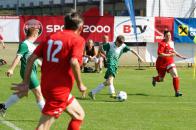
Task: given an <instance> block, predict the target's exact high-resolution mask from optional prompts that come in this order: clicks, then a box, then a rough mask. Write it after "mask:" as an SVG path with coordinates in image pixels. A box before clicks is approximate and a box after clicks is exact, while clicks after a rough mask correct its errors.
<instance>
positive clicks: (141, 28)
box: [123, 25, 147, 33]
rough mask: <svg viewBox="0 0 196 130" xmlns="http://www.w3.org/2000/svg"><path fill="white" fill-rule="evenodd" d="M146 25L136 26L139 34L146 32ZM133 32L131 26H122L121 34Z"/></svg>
mask: <svg viewBox="0 0 196 130" xmlns="http://www.w3.org/2000/svg"><path fill="white" fill-rule="evenodd" d="M146 28H147V25H144V26H143V27H142V25H136V29H139V32H140V33H143V32H145V31H146ZM132 30H133V26H130V25H123V33H130V32H132ZM137 33H138V32H137Z"/></svg>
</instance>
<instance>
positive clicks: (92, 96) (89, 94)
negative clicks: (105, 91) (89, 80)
mask: <svg viewBox="0 0 196 130" xmlns="http://www.w3.org/2000/svg"><path fill="white" fill-rule="evenodd" d="M88 96H89V97H90V98H91V99H93V100H95V94H93V92H89V93H88Z"/></svg>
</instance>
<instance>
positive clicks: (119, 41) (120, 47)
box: [89, 35, 143, 99]
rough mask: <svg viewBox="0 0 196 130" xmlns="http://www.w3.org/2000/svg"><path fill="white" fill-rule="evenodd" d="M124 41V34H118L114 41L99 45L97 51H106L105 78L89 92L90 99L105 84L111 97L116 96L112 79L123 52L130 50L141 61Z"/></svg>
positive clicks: (93, 97)
mask: <svg viewBox="0 0 196 130" xmlns="http://www.w3.org/2000/svg"><path fill="white" fill-rule="evenodd" d="M124 41H125V38H124V36H122V35H119V36H118V37H117V38H116V41H115V42H114V43H106V44H104V45H102V46H100V48H99V53H101V52H103V51H106V58H107V71H106V73H105V76H104V78H105V79H106V80H105V81H104V82H103V83H101V84H99V85H98V86H97V87H96V88H95V89H93V90H92V91H91V92H90V93H89V96H90V97H91V98H92V99H95V94H96V93H98V92H99V91H101V90H102V89H103V88H104V87H105V86H109V93H110V94H111V97H114V98H115V97H116V93H115V88H114V84H113V80H114V78H115V76H116V72H117V68H118V62H119V58H120V56H121V55H122V54H123V53H126V52H128V51H131V52H132V53H133V54H135V55H136V56H137V57H138V58H139V60H140V61H143V59H142V58H141V57H140V56H139V55H138V54H137V53H136V52H135V51H134V50H132V49H130V48H129V47H128V46H127V45H125V44H124Z"/></svg>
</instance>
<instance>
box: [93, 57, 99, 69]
mask: <svg viewBox="0 0 196 130" xmlns="http://www.w3.org/2000/svg"><path fill="white" fill-rule="evenodd" d="M93 61H94V62H95V72H98V68H99V59H98V58H97V57H95V58H94V59H93Z"/></svg>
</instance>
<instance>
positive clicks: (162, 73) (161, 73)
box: [156, 63, 176, 78]
mask: <svg viewBox="0 0 196 130" xmlns="http://www.w3.org/2000/svg"><path fill="white" fill-rule="evenodd" d="M172 68H176V65H175V64H174V63H172V64H170V65H168V66H167V67H161V66H158V65H156V69H157V72H158V75H159V77H162V78H164V77H165V74H166V72H167V73H169V71H170V70H171V69H172Z"/></svg>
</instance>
